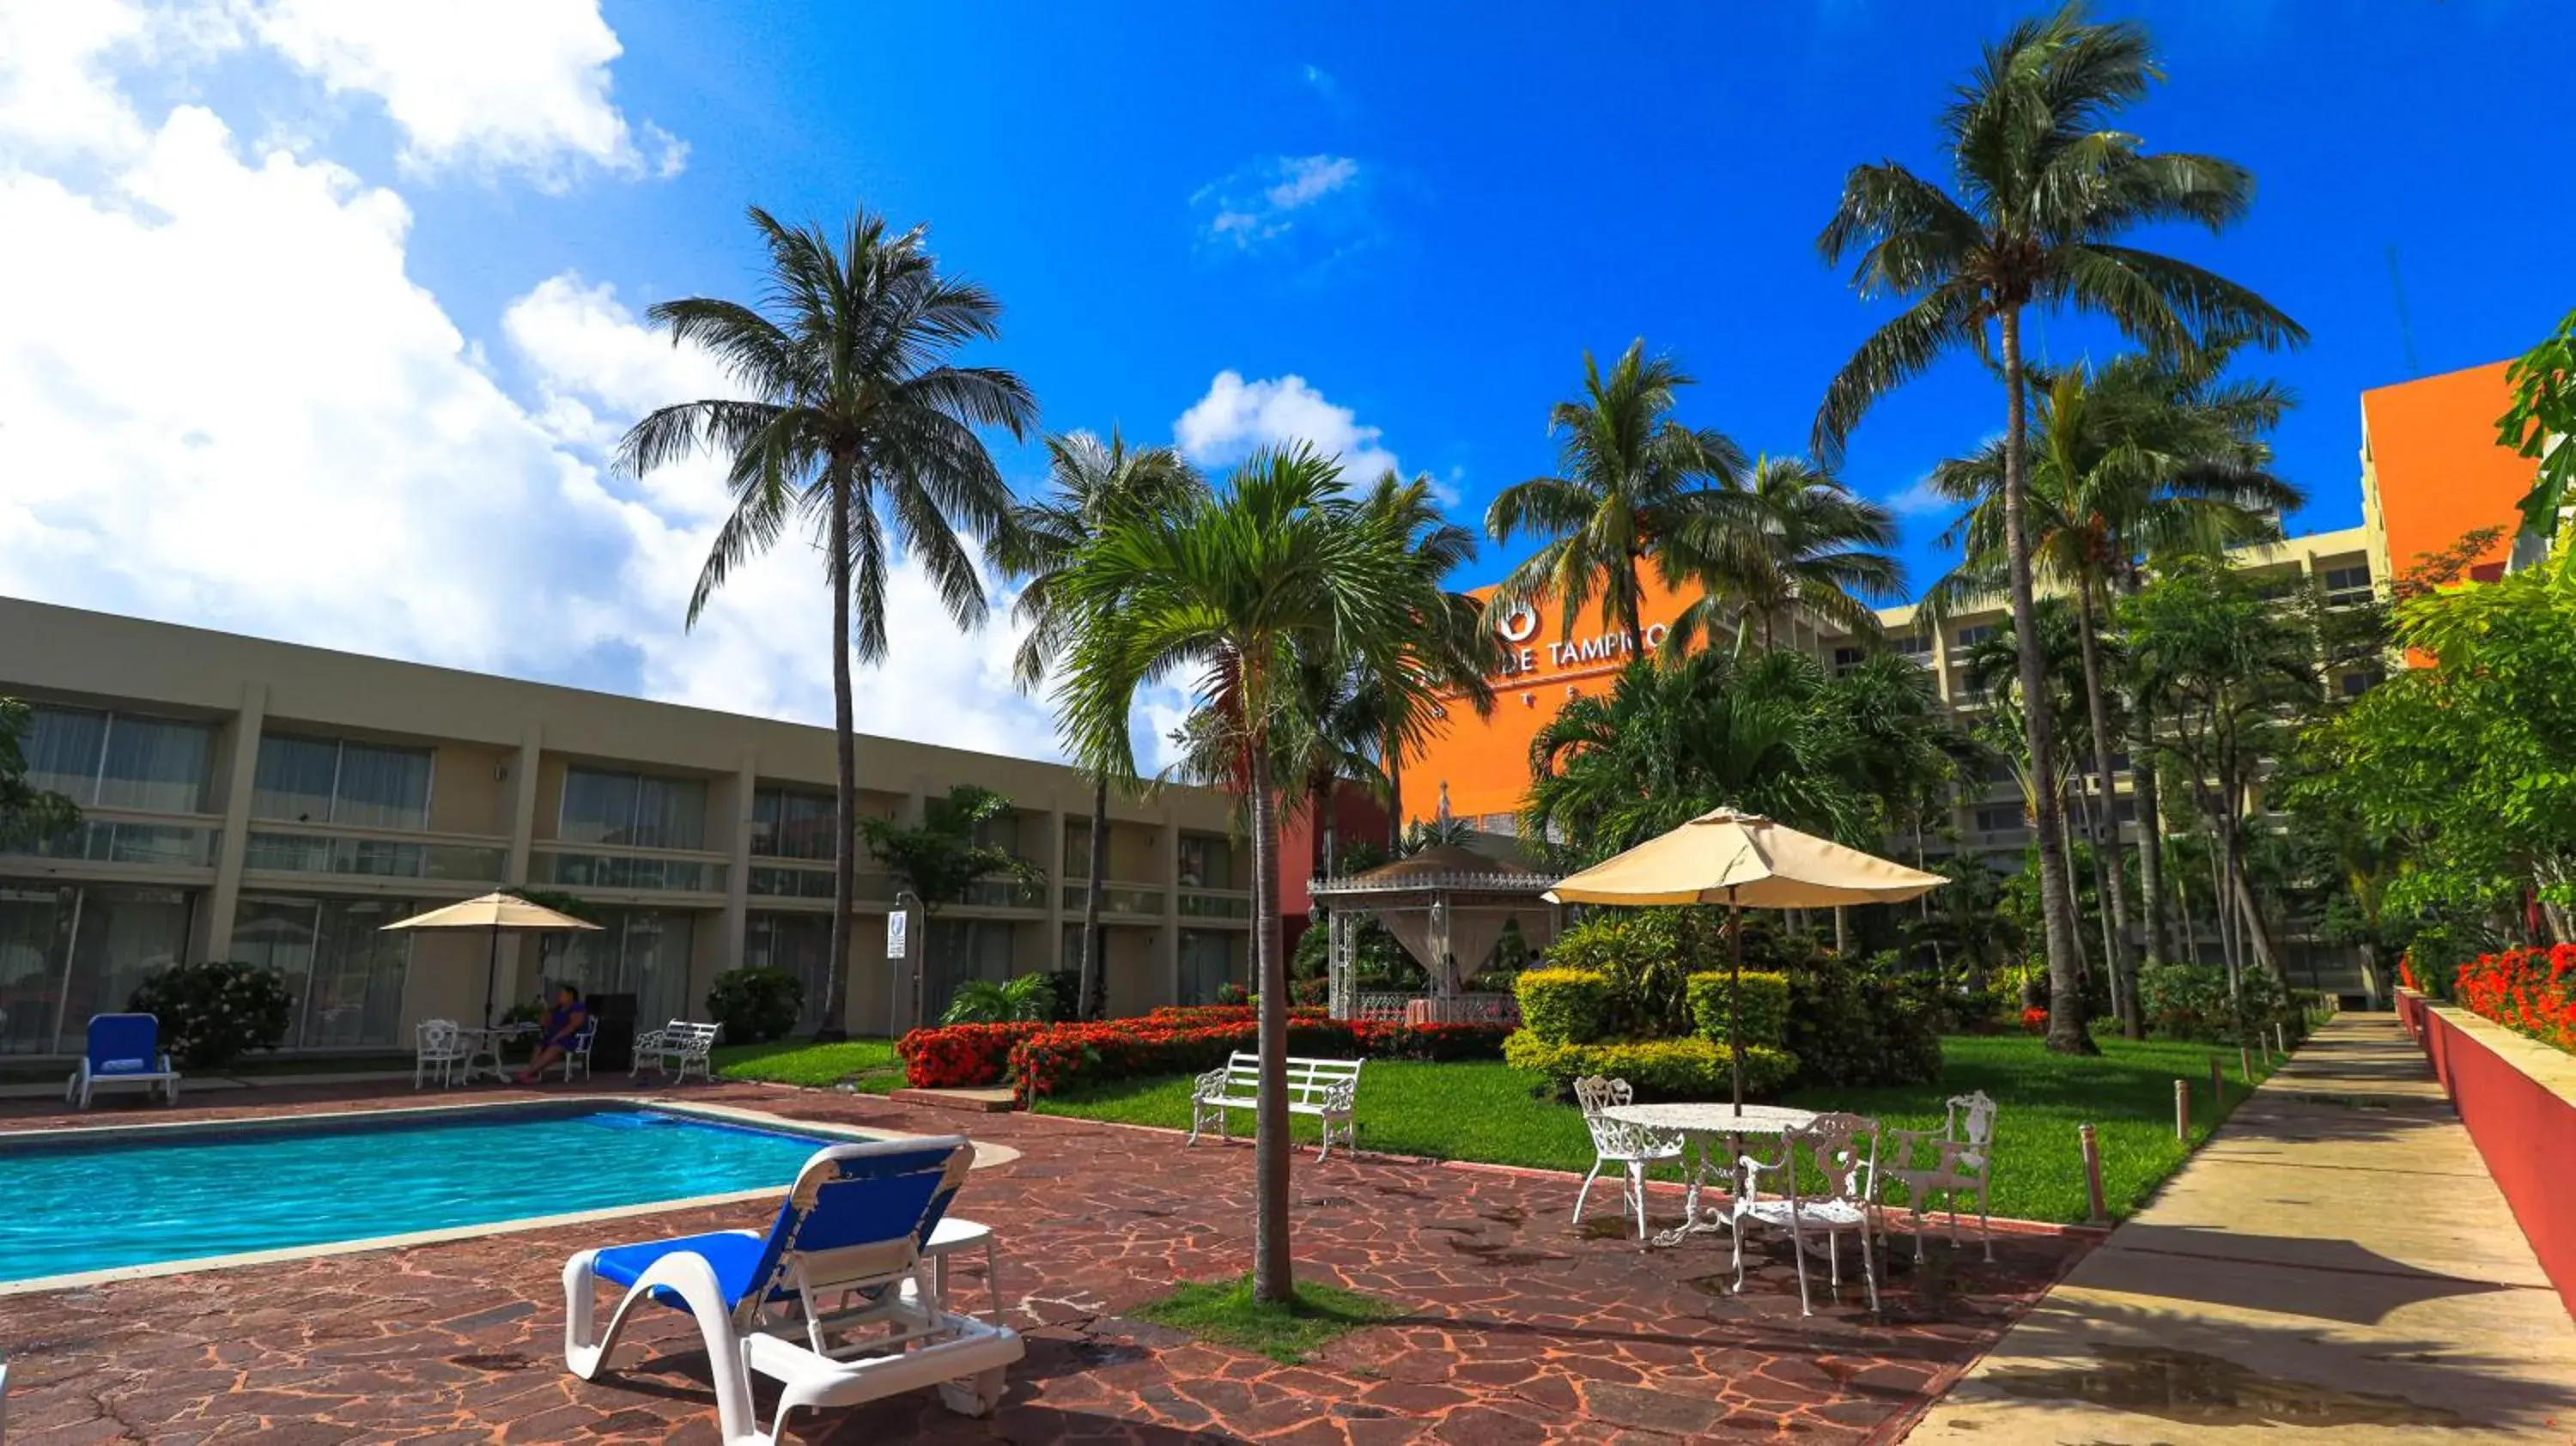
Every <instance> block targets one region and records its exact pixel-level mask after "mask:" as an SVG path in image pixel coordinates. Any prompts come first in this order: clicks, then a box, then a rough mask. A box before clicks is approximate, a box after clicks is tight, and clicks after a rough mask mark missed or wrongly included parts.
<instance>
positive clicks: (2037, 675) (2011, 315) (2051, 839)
mask: <svg viewBox="0 0 2576 1446" xmlns="http://www.w3.org/2000/svg"><path fill="white" fill-rule="evenodd" d="M2002 322H2003V352H2004V543H2005V550H2006V552H2007V553H2008V555H2009V556H2010V558H2011V563H2012V617H2013V643H2014V645H2015V647H2016V648H2017V650H2018V651H2019V652H2020V654H2021V659H2020V661H2021V696H2022V726H2023V731H2024V733H2025V734H2026V736H2027V739H2028V741H2029V744H2030V768H2031V775H2032V777H2034V778H2038V779H2042V780H2047V779H2053V778H2055V777H2056V776H2057V768H2056V763H2057V740H2056V739H2055V738H2054V737H2052V736H2051V730H2050V727H2049V706H2048V673H2047V667H2046V661H2045V657H2044V655H2043V654H2042V653H2041V651H2040V642H2039V613H2038V605H2037V601H2036V599H2035V597H2034V594H2033V588H2032V585H2031V560H2030V499H2029V496H2028V492H2029V486H2030V482H2029V475H2028V473H2029V462H2028V459H2027V458H2026V457H2025V455H2024V453H2025V452H2026V450H2027V449H2028V447H2029V445H2030V415H2029V399H2028V398H2027V397H2026V396H2025V395H2024V394H2023V393H2024V386H2023V379H2022V364H2021V309H2020V308H2019V307H2018V306H2008V307H2006V308H2004V312H2003V317H2002ZM2032 793H2033V794H2034V795H2035V797H2034V800H2033V801H2034V803H2035V804H2036V806H2037V808H2038V810H2039V817H2038V818H2037V819H2036V820H2035V822H2036V823H2037V824H2038V825H2039V900H2040V917H2041V920H2042V923H2043V925H2044V930H2043V932H2044V934H2045V937H2046V940H2047V947H2048V1048H2049V1049H2050V1050H2051V1051H2052V1052H2054V1053H2058V1054H2098V1053H2100V1052H2101V1051H2100V1050H2099V1049H2098V1048H2097V1047H2096V1046H2095V1045H2094V1043H2093V1039H2092V1036H2090V1035H2088V1034H2086V1033H2085V1032H2084V997H2083V995H2082V993H2081V992H2080V985H2079V981H2078V980H2077V978H2076V972H2075V971H2076V962H2075V961H2076V952H2075V951H2076V947H2077V946H2076V942H2075V905H2074V895H2073V890H2072V889H2071V888H2070V887H2069V881H2068V875H2067V867H2066V840H2065V821H2066V819H2065V813H2066V811H2065V809H2064V807H2063V806H2062V804H2061V801H2060V800H2059V798H2058V796H2057V790H2056V789H2055V788H2053V787H2048V786H2042V787H2040V788H2036V789H2033V790H2032Z"/></svg>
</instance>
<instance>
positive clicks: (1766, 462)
mask: <svg viewBox="0 0 2576 1446" xmlns="http://www.w3.org/2000/svg"><path fill="white" fill-rule="evenodd" d="M1710 502H1711V505H1709V506H1707V507H1705V508H1704V509H1701V510H1699V511H1698V512H1696V513H1695V515H1692V516H1690V517H1688V518H1687V519H1686V520H1685V521H1684V523H1683V524H1682V526H1681V527H1680V529H1679V530H1678V531H1677V532H1676V533H1675V535H1674V536H1673V537H1672V539H1671V540H1670V541H1669V542H1668V543H1667V544H1666V555H1667V558H1668V559H1669V562H1670V566H1671V568H1672V570H1673V571H1675V572H1678V573H1681V574H1684V575H1686V576H1688V577H1689V578H1690V579H1691V580H1693V581H1695V582H1697V583H1698V584H1699V586H1700V588H1701V592H1702V595H1701V597H1700V599H1699V600H1698V601H1696V602H1694V603H1692V604H1691V605H1690V606H1689V607H1687V608H1685V609H1683V611H1682V614H1681V616H1680V617H1678V618H1675V619H1674V620H1673V625H1672V629H1671V631H1669V632H1667V633H1666V634H1665V635H1664V649H1665V651H1666V652H1667V653H1670V654H1673V655H1679V654H1681V653H1685V652H1688V651H1690V648H1691V644H1692V642H1693V641H1694V640H1696V639H1697V638H1699V637H1701V636H1703V635H1705V636H1707V637H1708V638H1709V639H1710V640H1711V641H1712V642H1713V641H1715V639H1716V637H1717V629H1718V627H1719V626H1720V625H1721V624H1722V623H1725V622H1727V621H1728V620H1729V619H1730V618H1731V619H1733V620H1734V623H1735V626H1736V630H1737V634H1736V642H1737V645H1738V646H1739V647H1740V646H1742V645H1743V644H1744V641H1745V638H1746V637H1747V636H1748V635H1749V631H1750V629H1749V627H1748V626H1747V625H1758V626H1759V628H1760V629H1761V636H1762V646H1763V648H1764V649H1765V650H1766V651H1767V650H1769V649H1770V648H1772V647H1774V646H1776V645H1777V642H1778V630H1779V626H1780V624H1782V623H1783V622H1787V621H1789V620H1790V619H1792V618H1794V617H1795V616H1797V615H1798V614H1799V613H1800V612H1802V611H1803V612H1806V613H1808V614H1810V615H1812V616H1814V617H1815V618H1817V619H1818V620H1820V621H1822V622H1824V623H1826V624H1827V625H1829V626H1831V627H1834V628H1836V629H1839V630H1840V631H1842V632H1844V633H1846V634H1849V635H1850V636H1852V637H1856V638H1868V637H1876V636H1877V635H1878V613H1877V612H1876V611H1875V610H1874V609H1873V608H1872V607H1871V606H1870V603H1869V602H1868V601H1867V599H1871V598H1885V597H1891V596H1894V595H1895V594H1896V593H1898V592H1901V591H1902V590H1903V589H1904V586H1905V568H1904V565H1903V564H1901V563H1899V562H1898V561H1897V560H1896V559H1895V558H1894V557H1893V556H1891V555H1890V554H1889V553H1888V551H1887V549H1889V548H1891V547H1894V546H1895V545H1896V516H1895V514H1894V513H1891V512H1889V511H1888V510H1887V509H1886V508H1884V507H1882V506H1880V505H1879V504H1877V503H1875V502H1872V501H1870V500H1868V499H1867V498H1864V497H1856V496H1854V495H1853V494H1852V492H1851V490H1850V489H1849V488H1847V487H1845V486H1843V484H1842V481H1841V480H1840V479H1839V478H1837V477H1835V476H1834V475H1833V474H1832V473H1830V472H1827V471H1825V470H1824V469H1823V468H1821V467H1818V466H1816V465H1814V464H1813V463H1810V462H1808V461H1806V460H1805V459H1803V458H1798V457H1780V458H1773V457H1768V456H1766V457H1764V458H1762V459H1761V460H1760V461H1758V462H1756V463H1755V464H1754V466H1753V470H1752V472H1751V473H1750V474H1749V475H1748V476H1747V477H1746V478H1745V480H1744V482H1743V485H1742V486H1740V487H1728V488H1722V489H1719V490H1718V492H1717V494H1716V495H1715V496H1714V497H1712V498H1711V499H1710Z"/></svg>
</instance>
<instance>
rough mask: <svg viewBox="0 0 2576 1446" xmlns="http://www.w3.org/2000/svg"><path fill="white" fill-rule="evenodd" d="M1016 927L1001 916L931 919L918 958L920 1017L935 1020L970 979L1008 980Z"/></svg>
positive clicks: (999, 982)
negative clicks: (924, 946)
mask: <svg viewBox="0 0 2576 1446" xmlns="http://www.w3.org/2000/svg"><path fill="white" fill-rule="evenodd" d="M1017 927H1018V926H1017V925H1015V924H1012V923H1010V922H1008V921H1006V920H1000V919H937V920H933V921H932V922H931V925H930V928H929V930H928V931H927V932H928V933H929V936H930V937H929V939H928V940H927V941H926V942H927V944H928V946H929V952H928V953H927V954H925V955H924V956H923V958H922V961H921V992H922V1005H923V1014H922V1017H923V1018H924V1019H927V1020H930V1021H931V1022H933V1023H937V1022H938V1019H939V1016H941V1015H942V1014H945V1013H947V1012H948V1004H949V1001H950V1000H952V999H954V998H956V996H957V987H958V986H959V985H961V984H964V983H965V982H966V981H967V980H969V979H982V980H986V981H988V982H990V983H994V984H1001V983H1004V982H1007V981H1008V980H1009V979H1010V977H1011V965H1012V947H1011V945H1012V936H1013V933H1014V931H1015V930H1016V929H1017ZM896 967H897V968H900V967H902V966H901V964H900V963H898V964H897V965H896Z"/></svg>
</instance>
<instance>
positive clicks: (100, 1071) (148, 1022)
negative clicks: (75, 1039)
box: [88, 1014, 161, 1075]
mask: <svg viewBox="0 0 2576 1446" xmlns="http://www.w3.org/2000/svg"><path fill="white" fill-rule="evenodd" d="M88 1054H89V1072H90V1073H91V1074H94V1075H105V1074H149V1073H153V1072H155V1071H156V1070H157V1069H158V1068H159V1065H160V1056H161V1021H160V1020H158V1019H155V1018H153V1017H152V1016H151V1015H149V1014H94V1015H91V1016H90V1021H89V1049H88Z"/></svg>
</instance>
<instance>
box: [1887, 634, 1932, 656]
mask: <svg viewBox="0 0 2576 1446" xmlns="http://www.w3.org/2000/svg"><path fill="white" fill-rule="evenodd" d="M1887 645H1888V646H1889V647H1891V648H1894V649H1895V650H1896V651H1897V652H1899V653H1901V654H1903V655H1904V656H1905V657H1908V658H1911V659H1913V660H1914V661H1915V662H1918V663H1920V662H1923V661H1925V660H1926V659H1929V658H1930V657H1931V656H1932V640H1931V639H1930V638H1927V637H1925V636H1923V635H1922V634H1921V633H1901V634H1899V635H1897V636H1896V637H1893V638H1890V639H1888V642H1887Z"/></svg>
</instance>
